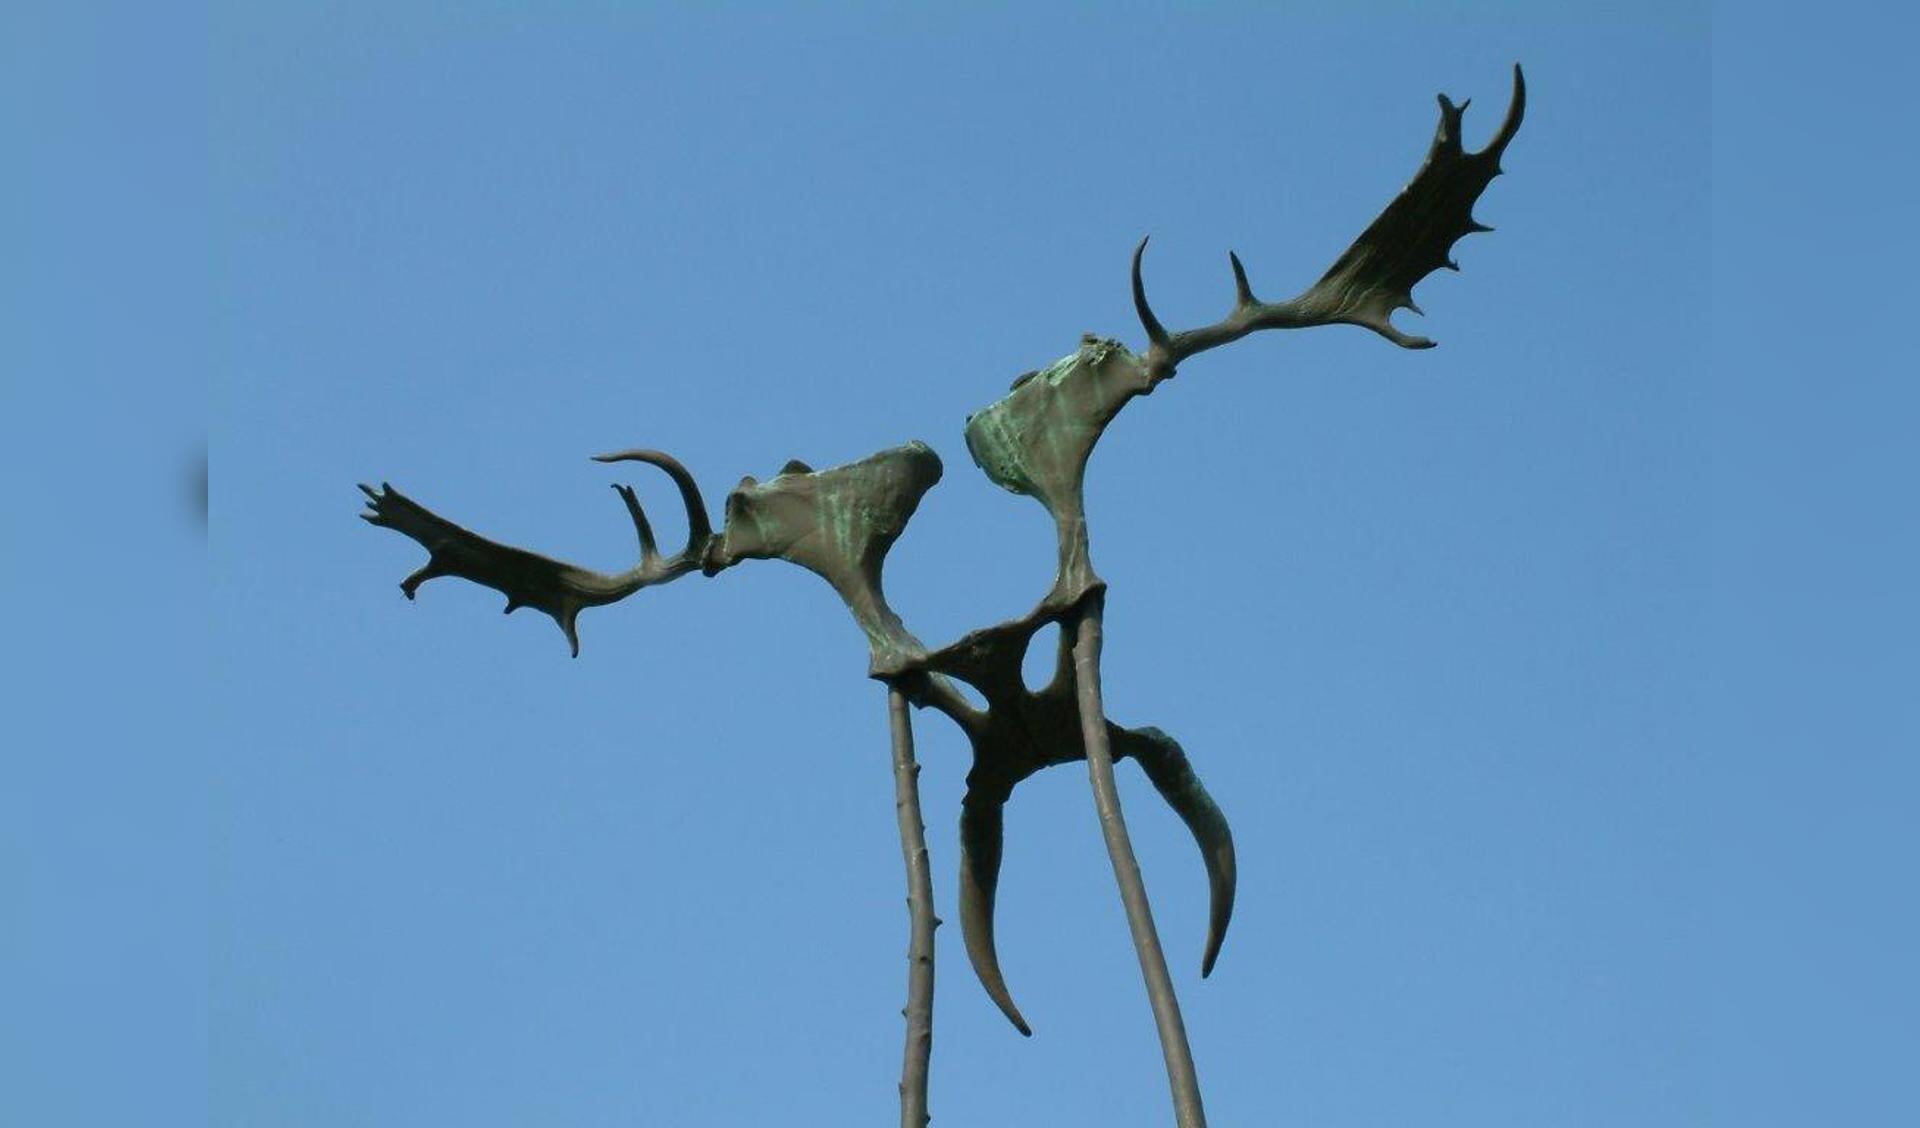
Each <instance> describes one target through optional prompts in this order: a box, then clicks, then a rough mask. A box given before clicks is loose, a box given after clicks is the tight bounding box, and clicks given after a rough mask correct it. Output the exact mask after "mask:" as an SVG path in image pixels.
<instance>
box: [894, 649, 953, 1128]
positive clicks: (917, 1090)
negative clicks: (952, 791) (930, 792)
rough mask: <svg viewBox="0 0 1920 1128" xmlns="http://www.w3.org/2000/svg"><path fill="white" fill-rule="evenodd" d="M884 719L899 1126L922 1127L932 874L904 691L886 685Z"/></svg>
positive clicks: (928, 1052) (929, 1020) (929, 1019)
mask: <svg viewBox="0 0 1920 1128" xmlns="http://www.w3.org/2000/svg"><path fill="white" fill-rule="evenodd" d="M887 720H888V723H889V724H890V725H891V727H892V729H893V796H894V798H893V807H894V811H895V813H896V814H897V815H898V816H899V820H900V855H901V857H902V858H903V859H904V860H905V861H906V864H907V915H908V917H909V918H910V919H911V920H912V925H913V931H912V935H911V938H910V939H909V940H908V942H907V1007H906V1009H905V1010H903V1011H901V1012H900V1013H901V1014H903V1015H905V1016H906V1019H907V1043H906V1053H905V1060H904V1061H903V1062H902V1063H901V1066H900V1128H926V1125H927V1122H928V1120H929V1119H930V1118H929V1117H928V1115H927V1068H928V1065H929V1063H930V1062H931V1061H932V1059H933V930H934V929H936V928H938V927H940V920H939V918H938V917H935V916H934V915H933V873H932V870H931V869H930V868H929V866H928V864H927V826H926V823H925V821H924V820H923V819H922V818H921V814H920V765H919V763H918V762H916V761H915V760H914V758H913V720H912V718H911V717H910V716H909V714H908V712H907V698H906V695H905V694H904V693H902V692H900V690H899V688H898V687H895V686H889V687H888V688H887Z"/></svg>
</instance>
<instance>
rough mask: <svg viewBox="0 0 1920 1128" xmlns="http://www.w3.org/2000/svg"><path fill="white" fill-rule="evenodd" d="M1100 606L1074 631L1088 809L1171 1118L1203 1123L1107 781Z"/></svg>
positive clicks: (1187, 1052) (1148, 913) (1148, 908)
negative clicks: (1143, 991)
mask: <svg viewBox="0 0 1920 1128" xmlns="http://www.w3.org/2000/svg"><path fill="white" fill-rule="evenodd" d="M1104 609H1105V600H1104V598H1103V596H1102V594H1101V593H1099V592H1096V593H1094V594H1093V595H1091V596H1089V597H1088V599H1087V601H1086V603H1085V604H1084V605H1083V606H1082V608H1081V610H1080V614H1079V621H1078V623H1077V624H1076V626H1075V628H1074V630H1075V633H1074V645H1073V673H1074V682H1075V688H1076V690H1077V691H1078V695H1079V703H1080V736H1081V739H1082V741H1084V742H1085V744H1086V749H1087V774H1088V775H1090V776H1091V777H1092V778H1093V802H1094V808H1095V809H1096V810H1097V811H1099V813H1100V833H1101V834H1102V835H1103V836H1104V837H1105V838H1106V840H1107V856H1108V857H1109V858H1111V859H1113V877H1114V880H1115V881H1116V882H1118V883H1119V885H1120V900H1121V903H1123V904H1124V905H1126V908H1127V927H1128V928H1129V929H1130V930H1132V932H1133V947H1134V951H1136V952H1138V953H1139V955H1140V974H1141V976H1142V977H1144V978H1145V979H1146V981H1147V1001H1148V1002H1150V1003H1152V1004H1153V1021H1154V1025H1155V1026H1156V1027H1158V1029H1159V1031H1160V1051H1161V1053H1162V1054H1163V1055H1165V1057H1166V1059H1167V1086H1168V1088H1170V1089H1171V1090H1172V1091H1173V1119H1174V1123H1175V1124H1177V1125H1178V1126H1179V1128H1206V1123H1207V1114H1206V1111H1205V1110H1204V1109H1203V1108H1201V1106H1200V1078H1199V1076H1198V1075H1197V1074H1196V1073H1195V1072H1194V1068H1193V1050H1192V1048H1190V1047H1189V1046H1188V1045H1187V1024H1186V1022H1185V1021H1184V1020H1182V1019H1181V1017H1180V999H1179V997H1178V996H1177V995H1175V994H1174V993H1173V977H1172V976H1170V975H1168V974H1167V955H1166V953H1165V952H1164V951H1162V950H1161V947H1160V934H1159V932H1158V931H1156V930H1155V929H1154V927H1153V906H1152V905H1151V904H1150V903H1149V902H1148V901H1147V886H1146V882H1144V881H1142V880H1141V878H1140V863H1139V861H1137V860H1136V859H1135V858H1134V856H1133V842H1132V840H1131V839H1130V838H1129V837H1128V836H1127V820H1126V816H1124V815H1123V814H1121V812H1120V792H1119V790H1118V789H1116V788H1115V787H1114V783H1113V750H1112V748H1110V747H1109V746H1108V744H1107V717H1106V711H1105V709H1104V708H1103V707H1102V705H1101V702H1100V619H1101V613H1102V612H1103V611H1104Z"/></svg>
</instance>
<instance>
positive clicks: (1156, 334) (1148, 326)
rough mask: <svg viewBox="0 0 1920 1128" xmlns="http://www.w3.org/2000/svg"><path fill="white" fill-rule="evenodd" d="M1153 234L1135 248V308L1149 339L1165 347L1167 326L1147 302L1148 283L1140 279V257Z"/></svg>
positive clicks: (1143, 239) (1142, 239)
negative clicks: (1155, 314)
mask: <svg viewBox="0 0 1920 1128" xmlns="http://www.w3.org/2000/svg"><path fill="white" fill-rule="evenodd" d="M1151 238H1153V236H1151V235H1145V236H1142V237H1141V239H1140V243H1139V245H1138V246H1136V247H1134V248H1133V308H1134V312H1136V313H1138V314H1139V315H1140V327H1141V328H1143V329H1145V330H1146V331H1147V340H1149V341H1151V342H1153V343H1154V344H1155V345H1159V346H1162V347H1164V346H1165V345H1166V344H1167V341H1168V337H1167V327H1166V326H1164V325H1162V324H1160V319H1159V318H1157V317H1155V316H1154V315H1153V307H1152V306H1150V305H1148V304H1147V287H1146V283H1144V282H1142V281H1141V280H1140V259H1141V256H1143V255H1145V254H1146V253H1147V240H1148V239H1151Z"/></svg>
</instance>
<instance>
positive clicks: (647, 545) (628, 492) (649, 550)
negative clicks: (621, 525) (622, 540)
mask: <svg viewBox="0 0 1920 1128" xmlns="http://www.w3.org/2000/svg"><path fill="white" fill-rule="evenodd" d="M613 492H615V493H617V494H619V495H620V500H621V501H624V502H626V503H627V512H628V513H629V514H631V515H632V517H633V531H634V533H635V534H637V535H638V536H639V538H640V566H641V567H642V568H645V567H647V566H648V565H649V564H652V563H653V562H654V561H656V560H658V559H660V546H659V545H658V544H655V543H654V539H653V526H652V525H651V524H649V523H648V522H647V513H646V510H644V509H642V508H640V496H639V495H638V494H636V493H634V492H633V487H632V486H628V485H622V484H617V483H616V484H615V485H614V487H613Z"/></svg>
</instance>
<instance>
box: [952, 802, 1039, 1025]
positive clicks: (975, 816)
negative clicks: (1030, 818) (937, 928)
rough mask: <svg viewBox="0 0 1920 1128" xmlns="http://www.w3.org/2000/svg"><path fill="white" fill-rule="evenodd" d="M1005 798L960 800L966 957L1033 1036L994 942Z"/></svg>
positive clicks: (1002, 1010)
mask: <svg viewBox="0 0 1920 1128" xmlns="http://www.w3.org/2000/svg"><path fill="white" fill-rule="evenodd" d="M1004 810H1005V800H994V799H991V798H986V797H984V796H982V795H980V794H978V793H975V792H972V791H969V793H968V795H967V796H966V798H965V799H963V800H961V803H960V936H961V939H962V940H963V941H965V943H966V947H967V961H968V962H969V963H971V964H972V965H973V974H974V975H975V977H977V978H978V979H979V980H980V986H982V987H984V988H986V991H987V997H988V998H990V999H992V1000H993V1002H994V1005H995V1006H997V1007H999V1008H1000V1013H1002V1014H1004V1015H1006V1016H1007V1020H1008V1021H1009V1022H1011V1023H1013V1027H1014V1029H1016V1030H1018V1031H1020V1033H1021V1034H1022V1035H1024V1036H1026V1037H1029V1038H1031V1037H1033V1028H1032V1027H1030V1026H1028V1025H1027V1020H1026V1019H1025V1018H1023V1017H1021V1015H1020V1008H1019V1007H1017V1006H1015V1005H1014V1004H1013V995H1012V993H1010V992H1009V991H1008V990H1007V981H1006V978H1005V977H1004V976H1002V975H1001V974H1000V956H999V953H998V952H997V951H996V950H995V948H994V943H993V900H994V891H995V890H996V889H997V888H998V887H999V884H1000V850H1001V845H1002V840H1003V814H1004Z"/></svg>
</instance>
